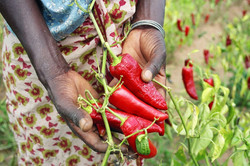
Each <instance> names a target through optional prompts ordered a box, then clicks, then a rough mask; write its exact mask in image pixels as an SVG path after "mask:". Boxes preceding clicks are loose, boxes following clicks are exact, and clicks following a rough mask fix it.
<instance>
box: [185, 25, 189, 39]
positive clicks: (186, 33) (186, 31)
mask: <svg viewBox="0 0 250 166" xmlns="http://www.w3.org/2000/svg"><path fill="white" fill-rule="evenodd" d="M189 30H190V27H189V26H188V25H187V26H185V36H188V33H189Z"/></svg>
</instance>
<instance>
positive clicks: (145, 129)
mask: <svg viewBox="0 0 250 166" xmlns="http://www.w3.org/2000/svg"><path fill="white" fill-rule="evenodd" d="M157 120H158V119H155V120H154V121H153V122H152V123H151V124H150V125H149V126H148V127H146V128H144V129H141V130H137V131H136V132H134V133H132V134H130V135H128V136H126V137H125V138H124V139H123V140H122V142H121V143H120V144H119V147H120V146H122V144H123V143H124V142H125V141H126V140H127V139H128V138H129V137H132V136H133V135H135V134H137V133H140V132H143V131H145V133H147V130H148V129H149V128H150V127H151V126H153V124H154V123H155V122H156V121H157Z"/></svg>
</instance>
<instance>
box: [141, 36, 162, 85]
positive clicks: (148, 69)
mask: <svg viewBox="0 0 250 166" xmlns="http://www.w3.org/2000/svg"><path fill="white" fill-rule="evenodd" d="M147 47H151V49H150V51H143V50H142V53H143V54H144V56H145V57H148V63H147V64H146V65H145V66H144V68H143V70H142V74H141V77H142V80H144V81H145V82H149V81H151V80H152V79H153V78H154V77H155V76H156V75H157V74H158V73H159V71H160V69H161V67H162V66H163V65H165V63H166V48H165V42H164V39H163V37H161V36H159V38H158V39H155V40H154V39H152V41H151V42H150V43H148V44H147ZM145 49H146V50H147V48H145Z"/></svg>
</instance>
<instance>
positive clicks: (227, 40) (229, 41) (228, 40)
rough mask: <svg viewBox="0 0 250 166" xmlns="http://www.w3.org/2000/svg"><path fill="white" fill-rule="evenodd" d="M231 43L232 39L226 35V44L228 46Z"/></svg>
mask: <svg viewBox="0 0 250 166" xmlns="http://www.w3.org/2000/svg"><path fill="white" fill-rule="evenodd" d="M231 44H232V40H231V38H230V36H229V35H227V39H226V46H227V47H228V46H230V45H231Z"/></svg>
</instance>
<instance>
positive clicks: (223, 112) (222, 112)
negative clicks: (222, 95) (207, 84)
mask: <svg viewBox="0 0 250 166" xmlns="http://www.w3.org/2000/svg"><path fill="white" fill-rule="evenodd" d="M227 112H228V106H227V105H224V107H222V109H221V115H225V114H226V113H227Z"/></svg>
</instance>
